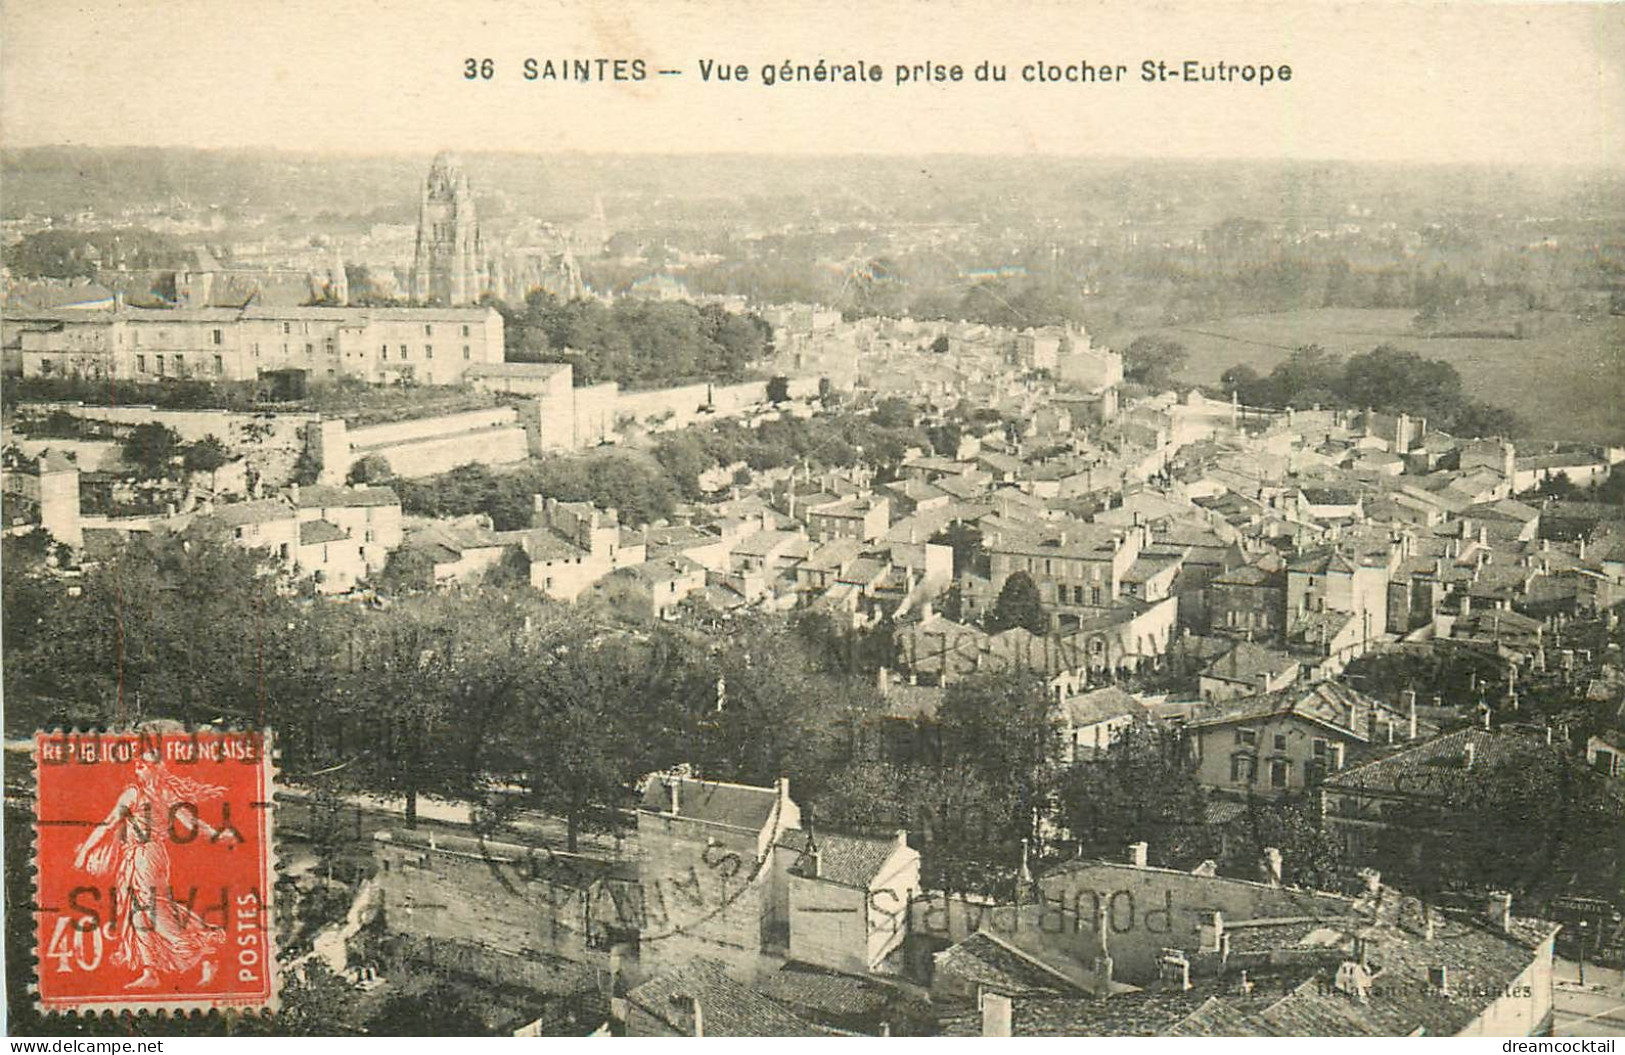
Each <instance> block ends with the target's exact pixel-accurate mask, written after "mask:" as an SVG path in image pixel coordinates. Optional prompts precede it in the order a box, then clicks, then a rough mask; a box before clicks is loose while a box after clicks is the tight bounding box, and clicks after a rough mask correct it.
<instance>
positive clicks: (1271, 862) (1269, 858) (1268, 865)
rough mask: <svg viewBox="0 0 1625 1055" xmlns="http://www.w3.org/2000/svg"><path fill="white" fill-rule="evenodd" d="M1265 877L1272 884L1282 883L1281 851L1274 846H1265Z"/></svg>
mask: <svg viewBox="0 0 1625 1055" xmlns="http://www.w3.org/2000/svg"><path fill="white" fill-rule="evenodd" d="M1263 865H1264V878H1265V881H1266V882H1268V883H1269V885H1270V886H1280V885H1281V851H1280V850H1279V849H1277V848H1275V847H1273V846H1266V847H1264V861H1263Z"/></svg>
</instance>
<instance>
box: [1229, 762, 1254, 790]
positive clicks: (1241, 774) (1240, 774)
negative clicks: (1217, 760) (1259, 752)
mask: <svg viewBox="0 0 1625 1055" xmlns="http://www.w3.org/2000/svg"><path fill="white" fill-rule="evenodd" d="M1256 765H1257V764H1256V763H1255V762H1254V761H1253V756H1252V755H1231V756H1230V782H1231V783H1232V784H1251V783H1252V782H1253V777H1254V775H1255V773H1256V772H1257V770H1256Z"/></svg>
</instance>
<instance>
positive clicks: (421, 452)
mask: <svg viewBox="0 0 1625 1055" xmlns="http://www.w3.org/2000/svg"><path fill="white" fill-rule="evenodd" d="M373 454H376V455H381V456H382V457H383V458H384V459H385V460H387V461H388V462H389V467H390V469H391V470H392V471H394V472H395V473H396V475H399V476H404V477H407V478H408V479H414V478H417V477H422V476H433V475H435V474H436V473H443V472H447V471H448V470H451V469H455V468H457V467H458V466H459V465H467V464H469V463H470V462H478V463H479V464H481V465H511V464H512V463H514V462H522V461H524V460H525V459H526V458H528V457H530V446H529V443H528V441H527V437H526V434H525V430H524V429H523V428H520V427H519V426H518V425H511V426H508V427H505V428H501V427H499V428H482V429H473V430H469V431H458V432H451V433H447V434H443V435H436V436H426V437H424V438H422V439H412V440H404V441H401V442H398V443H388V444H383V445H381V446H375V447H356V446H354V445H352V446H351V448H350V459H351V463H352V464H353V463H354V462H355V461H358V460H360V459H361V458H365V457H367V456H368V455H373ZM345 471H346V472H348V471H349V470H348V468H346V470H345Z"/></svg>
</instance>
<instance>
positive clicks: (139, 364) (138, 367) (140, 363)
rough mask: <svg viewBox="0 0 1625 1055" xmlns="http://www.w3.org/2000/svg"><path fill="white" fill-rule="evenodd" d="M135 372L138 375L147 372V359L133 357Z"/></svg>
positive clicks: (142, 356)
mask: <svg viewBox="0 0 1625 1055" xmlns="http://www.w3.org/2000/svg"><path fill="white" fill-rule="evenodd" d="M135 372H136V373H138V374H144V373H146V372H147V357H146V356H144V355H138V356H136V357H135Z"/></svg>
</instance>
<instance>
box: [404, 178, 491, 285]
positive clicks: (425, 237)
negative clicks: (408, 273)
mask: <svg viewBox="0 0 1625 1055" xmlns="http://www.w3.org/2000/svg"><path fill="white" fill-rule="evenodd" d="M484 256H485V254H484V249H483V247H482V245H481V244H480V225H479V221H478V220H476V219H475V217H474V193H473V191H471V190H470V189H469V186H468V177H467V176H466V175H464V174H463V168H462V165H461V164H460V163H459V162H458V160H457V159H456V158H455V157H454V156H452V155H451V154H444V153H443V154H438V155H436V156H435V159H434V163H433V164H432V165H430V166H429V175H428V178H427V179H425V180H424V181H423V198H422V201H421V203H420V205H419V206H418V240H417V251H416V253H415V254H414V256H413V258H412V300H413V302H414V303H416V304H438V305H448V306H449V305H459V304H472V303H474V302H475V301H476V300H478V299H479V298H480V294H481V293H483V292H484V286H485V283H484V277H485V272H484V268H483V261H484Z"/></svg>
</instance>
